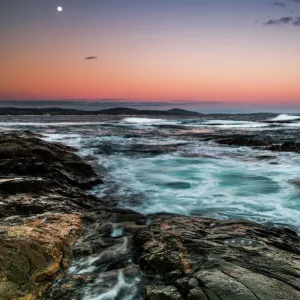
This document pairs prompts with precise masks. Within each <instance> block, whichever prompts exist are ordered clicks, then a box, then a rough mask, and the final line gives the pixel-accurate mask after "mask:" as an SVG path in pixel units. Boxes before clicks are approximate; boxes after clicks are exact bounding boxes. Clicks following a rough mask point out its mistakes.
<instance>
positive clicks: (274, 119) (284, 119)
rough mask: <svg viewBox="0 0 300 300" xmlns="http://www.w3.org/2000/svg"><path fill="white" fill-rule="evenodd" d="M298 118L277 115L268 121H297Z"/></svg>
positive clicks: (299, 117)
mask: <svg viewBox="0 0 300 300" xmlns="http://www.w3.org/2000/svg"><path fill="white" fill-rule="evenodd" d="M299 119H300V116H295V115H287V114H281V115H278V116H277V117H275V118H272V119H269V120H268V121H275V122H276V121H281V122H282V121H293V120H299Z"/></svg>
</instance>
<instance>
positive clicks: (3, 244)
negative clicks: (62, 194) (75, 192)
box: [0, 213, 82, 300]
mask: <svg viewBox="0 0 300 300" xmlns="http://www.w3.org/2000/svg"><path fill="white" fill-rule="evenodd" d="M3 223H6V224H8V225H2V226H0V233H1V234H0V299H3V300H9V299H23V298H22V297H24V296H26V297H27V298H24V299H31V300H35V299H40V297H41V295H42V294H43V292H44V291H45V289H46V288H47V286H49V285H50V284H51V283H52V281H53V279H54V278H55V277H57V275H58V274H59V272H60V271H62V270H63V269H64V268H65V267H66V266H67V265H68V261H69V258H70V255H71V249H72V247H73V245H74V243H75V242H76V240H77V239H78V238H79V236H80V232H81V226H82V225H81V217H80V215H78V214H59V213H52V214H42V215H38V216H34V217H30V218H21V217H16V218H8V219H7V220H3Z"/></svg>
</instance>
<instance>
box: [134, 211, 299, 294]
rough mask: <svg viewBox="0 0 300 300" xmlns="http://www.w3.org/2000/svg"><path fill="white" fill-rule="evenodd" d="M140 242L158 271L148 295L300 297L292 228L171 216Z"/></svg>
mask: <svg viewBox="0 0 300 300" xmlns="http://www.w3.org/2000/svg"><path fill="white" fill-rule="evenodd" d="M135 246H136V247H137V249H138V251H139V264H140V266H141V268H142V269H143V270H144V271H145V272H146V273H148V274H149V275H150V274H151V275H152V276H153V275H155V276H158V277H157V279H156V280H154V281H153V283H152V284H150V285H149V286H148V287H147V288H146V294H147V295H148V296H147V297H148V299H156V300H159V299H173V298H174V297H175V298H174V299H205V300H220V299H221V300H235V299H236V300H252V299H253V300H257V299H264V300H274V299H285V300H296V299H300V238H299V237H298V236H297V234H296V233H295V232H293V231H291V230H289V229H284V228H276V227H266V226H263V225H259V224H256V223H252V222H248V221H217V220H214V219H203V218H197V217H170V218H166V219H162V220H156V221H154V222H153V223H152V225H150V226H148V228H146V229H141V230H139V231H138V232H137V234H136V236H135ZM178 294H180V296H178ZM174 295H177V296H174Z"/></svg>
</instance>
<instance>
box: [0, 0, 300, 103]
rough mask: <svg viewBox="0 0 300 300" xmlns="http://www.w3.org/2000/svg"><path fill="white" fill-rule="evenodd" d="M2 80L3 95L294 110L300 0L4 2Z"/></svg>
mask: <svg viewBox="0 0 300 300" xmlns="http://www.w3.org/2000/svg"><path fill="white" fill-rule="evenodd" d="M58 6H61V7H62V9H63V10H62V11H61V12H58V10H57V7H58ZM89 56H95V57H97V59H89V60H87V59H85V58H86V57H89ZM0 78H1V80H0V100H85V99H90V100H101V101H108V102H109V101H114V102H116V101H136V102H139V101H144V102H168V101H175V102H176V101H179V102H182V101H188V102H195V103H198V102H199V103H201V102H205V103H211V105H214V103H223V104H224V105H226V104H227V103H228V104H229V103H230V104H231V105H234V104H236V105H246V106H249V105H250V106H251V105H262V106H274V107H275V106H276V107H277V106H280V105H283V106H291V107H297V106H298V105H299V107H300V0H282V1H272V0H251V1H249V0H1V1H0Z"/></svg>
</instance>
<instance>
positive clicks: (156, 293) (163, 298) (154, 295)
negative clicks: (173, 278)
mask: <svg viewBox="0 0 300 300" xmlns="http://www.w3.org/2000/svg"><path fill="white" fill-rule="evenodd" d="M146 297H147V299H149V300H180V299H182V297H181V295H180V293H179V292H178V291H177V290H176V288H175V287H174V286H163V285H151V286H148V287H147V288H146Z"/></svg>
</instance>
